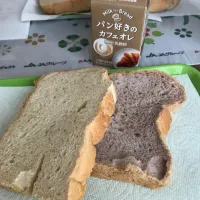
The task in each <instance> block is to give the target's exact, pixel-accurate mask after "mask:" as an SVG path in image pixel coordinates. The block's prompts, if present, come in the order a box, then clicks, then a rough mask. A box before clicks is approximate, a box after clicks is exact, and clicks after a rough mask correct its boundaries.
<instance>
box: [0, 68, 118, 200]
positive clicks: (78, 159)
mask: <svg viewBox="0 0 200 200" xmlns="http://www.w3.org/2000/svg"><path fill="white" fill-rule="evenodd" d="M114 99H115V91H114V87H113V83H112V81H111V80H110V79H109V76H108V74H107V71H106V70H105V69H102V68H89V69H80V70H73V71H65V72H55V73H51V74H49V75H46V76H44V77H42V78H41V79H40V80H39V81H38V82H37V83H36V88H35V90H34V91H33V93H32V94H31V95H30V96H29V97H28V99H27V100H26V102H25V103H24V106H23V108H22V110H21V112H20V114H19V116H18V118H17V119H16V121H14V122H13V123H12V124H11V125H10V126H9V128H8V129H7V131H6V132H5V134H4V135H3V137H2V138H1V140H0V184H1V186H3V187H6V188H9V189H12V190H14V191H16V192H19V193H22V194H25V195H32V196H36V197H38V198H40V199H45V200H66V199H68V200H79V199H81V197H82V196H83V195H84V190H85V182H86V179H87V178H88V176H89V175H90V173H91V171H92V168H93V166H94V165H95V156H96V149H95V147H94V144H97V143H98V142H99V140H100V139H101V138H102V137H103V135H104V133H105V131H106V127H107V125H108V124H109V120H110V116H111V115H112V114H113V112H114Z"/></svg>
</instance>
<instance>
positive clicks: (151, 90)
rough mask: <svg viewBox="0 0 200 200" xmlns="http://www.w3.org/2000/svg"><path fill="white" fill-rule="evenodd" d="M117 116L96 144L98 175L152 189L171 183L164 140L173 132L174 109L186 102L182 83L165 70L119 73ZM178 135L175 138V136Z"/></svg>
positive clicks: (116, 77)
mask: <svg viewBox="0 0 200 200" xmlns="http://www.w3.org/2000/svg"><path fill="white" fill-rule="evenodd" d="M111 79H112V80H113V83H114V85H115V88H116V93H117V103H116V107H115V113H114V115H113V116H112V117H111V122H110V125H109V126H108V129H107V131H106V134H105V136H104V138H103V139H102V140H101V141H100V143H98V144H97V145H96V148H97V157H96V165H95V167H94V169H93V172H92V176H95V177H99V178H104V179H113V180H119V181H124V182H133V183H136V184H139V185H143V186H146V187H149V188H152V189H154V188H159V187H162V186H165V185H167V184H168V183H169V179H170V175H171V169H172V157H171V154H170V151H169V149H168V147H167V146H166V144H165V142H164V140H163V138H162V136H165V135H166V134H167V132H168V131H169V128H170V124H171V115H170V113H169V109H170V108H172V105H175V106H176V107H177V105H179V104H181V103H183V102H184V101H185V98H186V97H185V90H184V88H183V86H181V85H180V84H179V83H178V81H177V80H175V79H174V78H173V77H170V76H168V75H167V74H165V73H163V72H159V71H137V72H133V73H115V74H112V75H111ZM174 137H175V136H174Z"/></svg>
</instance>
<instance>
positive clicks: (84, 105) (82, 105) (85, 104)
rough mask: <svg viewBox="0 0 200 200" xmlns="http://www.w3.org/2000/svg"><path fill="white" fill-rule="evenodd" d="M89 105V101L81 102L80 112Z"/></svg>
mask: <svg viewBox="0 0 200 200" xmlns="http://www.w3.org/2000/svg"><path fill="white" fill-rule="evenodd" d="M86 106H87V101H85V102H84V103H83V104H81V106H80V107H79V109H78V112H80V111H81V110H83V109H84V108H86Z"/></svg>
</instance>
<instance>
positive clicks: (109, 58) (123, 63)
mask: <svg viewBox="0 0 200 200" xmlns="http://www.w3.org/2000/svg"><path fill="white" fill-rule="evenodd" d="M128 2H129V3H127V2H125V1H122V0H121V1H120V0H118V1H117V2H116V1H115V3H114V2H113V1H109V0H107V1H98V0H93V1H92V35H93V63H94V64H95V65H103V66H105V67H113V66H114V67H115V68H117V67H133V66H136V65H137V64H138V61H139V58H140V50H141V46H142V41H143V35H144V24H145V19H146V10H147V9H146V5H147V3H146V4H145V6H142V7H138V6H136V3H133V2H136V0H133V1H128ZM130 2H132V3H130ZM144 2H147V0H146V1H145V0H144Z"/></svg>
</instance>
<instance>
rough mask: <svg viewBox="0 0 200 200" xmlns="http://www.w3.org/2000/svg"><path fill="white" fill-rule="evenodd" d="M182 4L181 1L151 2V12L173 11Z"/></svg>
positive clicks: (156, 0)
mask: <svg viewBox="0 0 200 200" xmlns="http://www.w3.org/2000/svg"><path fill="white" fill-rule="evenodd" d="M179 3H180V0H163V1H161V0H151V3H150V12H152V13H153V12H161V11H165V10H171V9H173V8H175V7H176V6H177V5H178V4H179Z"/></svg>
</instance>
